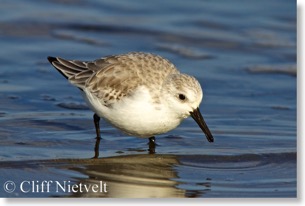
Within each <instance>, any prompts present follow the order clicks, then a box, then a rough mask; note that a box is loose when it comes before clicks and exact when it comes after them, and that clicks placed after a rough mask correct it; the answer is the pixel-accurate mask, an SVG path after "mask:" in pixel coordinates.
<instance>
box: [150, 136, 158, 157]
mask: <svg viewBox="0 0 305 206" xmlns="http://www.w3.org/2000/svg"><path fill="white" fill-rule="evenodd" d="M148 145H149V149H148V151H149V154H155V150H156V139H155V137H150V138H149V142H148Z"/></svg>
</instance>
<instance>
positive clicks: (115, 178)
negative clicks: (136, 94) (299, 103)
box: [0, 0, 297, 197]
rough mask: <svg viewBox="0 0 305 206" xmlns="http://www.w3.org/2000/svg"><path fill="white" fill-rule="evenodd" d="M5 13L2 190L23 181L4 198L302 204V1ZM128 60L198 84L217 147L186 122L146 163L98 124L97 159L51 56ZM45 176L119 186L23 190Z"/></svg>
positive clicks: (130, 144) (102, 4)
mask: <svg viewBox="0 0 305 206" xmlns="http://www.w3.org/2000/svg"><path fill="white" fill-rule="evenodd" d="M0 11H1V19H0V37H1V40H0V41H1V48H2V49H1V50H0V65H1V68H0V148H1V149H0V161H1V163H0V164H1V165H2V166H1V167H0V174H1V175H0V183H1V185H3V184H4V183H5V182H6V181H9V180H10V181H14V182H15V184H16V185H17V188H16V190H15V191H14V192H11V193H7V192H6V191H5V190H4V189H2V186H1V189H0V194H1V196H2V197H54V196H60V197H68V196H77V197H296V194H297V191H296V182H297V180H296V155H297V150H296V144H297V141H296V139H297V138H296V75H297V74H296V4H295V2H293V1H281V0H280V1H279V0H276V1H275V0H271V1H262V0H259V1H242V0H234V1H230V3H228V2H227V1H217V2H216V1H208V0H206V1H199V0H198V1H192V2H191V3H190V2H186V1H166V3H164V2H163V1H159V0H157V1H153V2H146V3H145V4H143V3H142V2H141V1H133V2H128V3H127V2H126V1H111V2H109V1H97V0H92V1H82V0H78V1H61V0H56V1H51V0H44V1H39V2H37V1H32V0H29V1H21V0H19V1H18V0H17V1H8V0H4V1H2V2H1V7H0ZM130 51H143V52H152V53H156V54H159V55H161V56H164V57H166V58H168V59H169V60H171V61H172V62H173V63H174V64H175V65H176V66H177V67H178V68H179V69H180V70H181V71H182V72H185V73H188V74H191V75H194V76H196V78H197V79H198V80H199V81H200V83H201V85H202V87H203V91H204V99H203V102H202V104H201V107H200V110H201V111H202V113H203V116H204V118H205V120H206V122H207V124H208V126H209V128H210V130H211V132H212V133H213V135H214V137H215V142H214V143H212V144H211V143H208V142H207V141H206V139H205V137H204V134H203V133H202V132H201V130H200V128H198V126H197V124H196V123H195V122H194V121H193V120H192V119H191V118H189V119H186V120H185V121H184V122H183V123H182V124H181V125H180V126H179V127H178V128H177V129H175V130H173V131H171V132H169V133H167V134H164V135H160V136H158V137H157V143H158V145H159V146H158V147H157V148H156V154H155V155H149V154H148V151H147V148H148V146H147V140H146V139H138V138H135V137H130V136H126V135H125V134H123V133H121V132H120V131H118V130H117V129H115V128H113V127H111V125H109V124H108V123H106V122H104V121H102V122H101V125H102V127H101V131H102V138H103V139H102V140H101V145H100V159H97V160H93V159H90V158H91V157H92V156H93V155H94V153H93V147H94V144H95V139H94V138H95V131H94V126H93V122H92V115H93V113H92V112H91V111H90V110H89V109H88V108H87V106H86V105H85V103H84V101H83V99H82V97H81V95H80V94H79V91H78V89H76V88H74V87H73V86H71V85H70V84H69V83H68V82H67V81H66V80H65V79H64V78H63V77H62V76H61V75H60V74H59V73H58V72H57V71H56V70H55V69H53V68H52V66H51V65H50V64H49V63H48V62H47V59H46V57H47V56H61V57H64V58H67V59H80V60H93V59H97V58H99V57H102V56H106V55H109V54H120V53H124V52H130ZM44 180H52V181H60V182H61V183H62V182H63V181H70V183H71V184H77V185H79V183H82V184H86V185H95V184H99V183H100V181H103V182H104V183H105V182H106V183H107V185H108V186H109V188H108V192H107V193H106V192H97V193H95V192H67V191H58V192H56V190H55V189H56V188H55V185H52V187H51V188H50V191H49V192H42V191H41V190H40V191H39V192H32V191H31V192H27V193H26V192H23V191H21V190H20V187H19V186H20V184H21V183H22V182H23V181H36V182H35V183H37V184H38V183H40V184H41V182H42V181H44ZM37 184H36V185H37ZM44 188H46V186H45V185H44Z"/></svg>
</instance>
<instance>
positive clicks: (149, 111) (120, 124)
mask: <svg viewBox="0 0 305 206" xmlns="http://www.w3.org/2000/svg"><path fill="white" fill-rule="evenodd" d="M83 96H84V98H85V100H86V101H87V104H88V105H89V107H90V108H91V109H92V110H93V111H94V112H95V113H96V114H97V115H99V116H100V117H102V118H104V119H106V120H107V121H109V122H110V123H111V124H112V125H114V126H115V127H117V128H119V129H121V130H122V131H124V132H125V133H127V134H129V135H134V136H138V137H146V138H148V137H151V136H154V135H157V134H162V133H165V132H168V131H170V130H172V129H174V128H176V127H177V126H178V125H179V124H180V122H181V121H182V119H179V118H177V117H176V116H175V115H174V114H173V113H172V112H171V111H170V110H169V108H168V107H167V105H166V104H162V102H163V101H161V103H154V101H153V99H152V95H151V94H150V92H149V90H148V89H147V88H146V87H144V86H141V87H138V88H137V89H136V91H135V92H134V93H133V95H132V96H127V97H123V99H121V100H119V101H118V102H117V103H114V104H112V105H111V106H109V107H106V106H104V105H103V104H102V102H101V101H100V100H99V99H98V98H97V97H96V96H94V95H92V94H91V93H90V92H89V91H86V90H84V92H83ZM161 98H162V97H161ZM163 103H164V102H163Z"/></svg>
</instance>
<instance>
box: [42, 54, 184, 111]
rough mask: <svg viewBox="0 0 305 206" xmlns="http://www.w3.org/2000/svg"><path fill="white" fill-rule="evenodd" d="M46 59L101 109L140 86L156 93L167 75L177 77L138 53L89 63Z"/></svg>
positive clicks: (169, 67) (149, 56)
mask: <svg viewBox="0 0 305 206" xmlns="http://www.w3.org/2000/svg"><path fill="white" fill-rule="evenodd" d="M48 59H49V61H50V63H51V64H52V65H53V66H54V67H55V68H56V69H57V70H58V71H59V72H60V73H61V74H62V75H64V76H65V77H66V78H67V79H68V80H69V81H70V82H71V83H72V84H73V85H75V86H77V87H78V88H80V89H82V90H84V89H85V88H86V90H87V91H90V93H92V94H94V95H95V96H96V97H98V98H99V99H101V100H102V101H103V104H105V105H110V104H112V103H113V102H115V101H118V100H120V99H121V98H122V97H124V96H128V95H132V93H133V91H134V90H135V88H137V87H138V86H141V85H144V86H148V88H150V89H151V90H154V91H160V90H161V87H162V84H163V82H164V79H165V78H166V77H167V76H168V75H169V74H171V73H179V72H178V70H177V69H176V68H175V67H174V65H173V64H172V63H170V62H169V61H168V60H166V59H163V58H162V57H160V56H157V55H153V54H148V53H139V52H134V53H128V54H124V55H118V56H108V57H105V58H102V59H98V60H95V61H92V62H81V61H76V60H73V61H68V60H64V59H62V58H54V57H48ZM151 85H153V86H151Z"/></svg>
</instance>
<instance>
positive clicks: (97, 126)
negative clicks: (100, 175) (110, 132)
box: [93, 114, 101, 158]
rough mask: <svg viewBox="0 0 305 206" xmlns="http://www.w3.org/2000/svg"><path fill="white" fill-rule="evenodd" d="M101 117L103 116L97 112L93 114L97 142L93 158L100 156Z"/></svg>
mask: <svg viewBox="0 0 305 206" xmlns="http://www.w3.org/2000/svg"><path fill="white" fill-rule="evenodd" d="M100 119H101V118H100V117H99V116H98V115H97V114H94V115H93V120H94V126H95V131H96V142H95V146H94V157H93V158H98V156H99V150H100V141H101V131H100Z"/></svg>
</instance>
